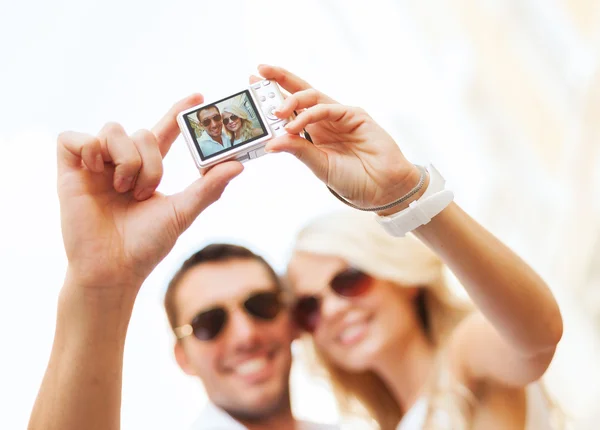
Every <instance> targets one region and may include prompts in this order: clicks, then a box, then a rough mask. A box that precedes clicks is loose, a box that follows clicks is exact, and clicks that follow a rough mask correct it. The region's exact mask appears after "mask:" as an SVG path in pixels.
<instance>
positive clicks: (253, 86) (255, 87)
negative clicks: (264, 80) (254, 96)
mask: <svg viewBox="0 0 600 430" xmlns="http://www.w3.org/2000/svg"><path fill="white" fill-rule="evenodd" d="M252 88H254V89H255V90H260V82H259V83H258V84H255V85H252Z"/></svg>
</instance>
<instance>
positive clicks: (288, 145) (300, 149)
mask: <svg viewBox="0 0 600 430" xmlns="http://www.w3.org/2000/svg"><path fill="white" fill-rule="evenodd" d="M265 152H271V153H272V152H287V153H288V154H292V155H293V156H294V157H296V158H297V159H298V160H300V161H302V162H303V163H304V164H306V166H308V168H309V169H310V170H312V172H313V173H314V174H315V175H316V176H317V178H319V179H320V180H322V181H323V182H325V183H327V178H328V172H329V161H328V158H327V154H326V153H325V152H323V151H321V150H320V149H319V148H317V147H316V146H315V145H313V144H312V143H311V142H309V141H308V140H306V139H304V138H302V137H300V136H298V135H293V134H287V135H283V136H280V137H277V138H275V139H273V140H271V141H270V142H269V143H267V144H266V145H265Z"/></svg>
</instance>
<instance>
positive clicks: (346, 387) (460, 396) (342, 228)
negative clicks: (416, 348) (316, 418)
mask: <svg viewBox="0 0 600 430" xmlns="http://www.w3.org/2000/svg"><path fill="white" fill-rule="evenodd" d="M294 251H305V252H310V253H314V254H322V255H333V256H337V257H341V258H343V259H344V260H346V261H347V262H348V263H349V264H351V265H352V266H354V267H357V268H359V269H361V270H363V271H364V272H366V273H368V274H370V275H372V276H374V277H376V278H378V279H381V280H387V281H392V282H393V283H394V284H397V285H402V286H413V287H415V286H416V287H420V293H419V295H418V299H417V305H421V307H422V309H417V311H420V312H418V313H419V314H420V319H421V326H422V328H423V331H424V333H425V334H426V336H427V337H428V339H429V341H430V342H431V343H432V345H434V347H435V348H436V350H437V351H438V355H437V360H436V365H435V369H434V371H433V374H432V375H431V377H430V380H429V383H428V386H427V387H426V392H427V394H428V400H429V403H428V412H427V418H426V424H425V428H427V429H435V428H441V427H438V424H436V422H437V419H438V418H439V417H440V415H443V416H444V418H443V419H444V420H445V422H446V425H448V423H450V428H452V429H467V428H469V423H470V421H471V420H472V414H473V411H474V407H475V404H476V399H475V396H474V395H473V394H472V393H470V392H469V391H468V390H467V389H466V388H465V387H464V386H462V385H460V384H459V383H458V382H457V381H456V380H454V379H453V378H452V377H451V374H450V372H449V370H448V368H447V360H446V359H445V355H444V353H443V351H444V349H445V344H446V342H447V341H448V339H449V337H450V335H451V334H452V332H453V331H454V329H455V328H456V327H457V326H458V324H459V323H460V322H461V321H462V320H463V319H464V318H465V317H466V316H468V315H469V314H471V313H472V312H473V311H474V307H473V306H472V304H471V303H470V302H468V301H466V300H463V299H459V298H458V297H457V296H456V295H455V294H453V293H452V292H451V290H450V288H449V286H448V283H447V280H446V279H447V276H446V274H447V272H446V269H445V266H444V264H443V263H442V261H441V260H440V259H439V257H438V256H437V255H436V254H435V253H434V252H432V251H431V250H430V249H429V248H427V247H426V246H425V245H424V244H423V243H422V242H421V241H419V240H417V239H416V238H414V237H412V236H406V237H404V238H395V237H392V236H390V235H388V234H387V233H386V232H385V231H384V230H383V229H382V228H381V226H379V224H378V223H377V222H376V221H375V219H374V215H373V214H365V213H360V212H357V211H343V212H337V213H333V214H330V215H326V216H323V217H320V218H318V219H315V220H314V221H313V222H311V223H310V224H308V225H307V226H306V227H304V228H303V229H302V230H301V231H300V233H299V234H298V236H297V238H296V243H295V246H294ZM303 340H304V345H305V346H306V348H305V352H306V353H307V354H308V360H309V363H312V364H316V365H320V366H313V370H315V371H317V372H319V370H318V369H319V368H320V369H321V370H325V376H327V377H328V378H329V379H330V381H331V383H332V386H333V391H334V394H335V396H336V398H337V400H338V403H339V406H340V410H341V412H342V413H343V414H350V415H355V414H357V413H358V414H361V415H365V413H366V414H367V415H368V416H369V417H370V418H372V419H374V420H375V421H376V422H377V424H378V425H379V428H381V429H382V430H393V429H395V428H396V426H397V425H398V423H399V422H400V420H401V419H402V417H403V415H404V413H405V412H406V411H402V410H401V408H400V406H399V405H398V403H397V402H396V400H395V398H394V396H393V395H392V393H391V392H390V390H389V388H388V387H387V386H386V384H385V382H384V381H383V380H382V379H381V378H380V377H379V376H378V375H377V374H375V373H374V372H372V371H365V372H362V373H355V372H348V371H346V370H344V369H341V368H340V367H339V366H336V365H334V364H333V363H332V362H330V361H329V360H328V359H327V357H325V355H324V354H322V353H320V351H318V349H317V348H316V347H315V345H314V343H313V341H312V338H311V337H310V336H305V337H304V338H303Z"/></svg>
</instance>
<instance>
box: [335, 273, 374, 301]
mask: <svg viewBox="0 0 600 430" xmlns="http://www.w3.org/2000/svg"><path fill="white" fill-rule="evenodd" d="M371 281H372V278H371V277H370V276H369V275H367V274H366V273H364V272H361V271H360V270H358V269H354V268H348V269H346V270H344V271H343V272H341V273H338V274H337V275H336V276H335V277H334V278H333V279H332V280H331V283H330V285H331V288H332V289H333V291H335V292H336V293H337V294H339V295H340V296H344V297H355V296H360V295H361V294H364V293H365V292H366V291H367V290H368V289H369V288H370V287H371Z"/></svg>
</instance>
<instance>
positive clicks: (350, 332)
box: [340, 324, 366, 343]
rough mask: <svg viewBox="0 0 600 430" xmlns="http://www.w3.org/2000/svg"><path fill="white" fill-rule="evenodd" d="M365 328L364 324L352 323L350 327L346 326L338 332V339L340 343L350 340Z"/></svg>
mask: <svg viewBox="0 0 600 430" xmlns="http://www.w3.org/2000/svg"><path fill="white" fill-rule="evenodd" d="M365 329H366V326H365V325H364V324H360V325H353V326H352V327H348V328H347V329H345V330H344V331H343V332H342V333H341V334H340V341H341V342H342V343H348V342H352V341H353V340H354V339H356V338H357V337H358V336H360V335H361V334H362V333H363V332H364V331H365Z"/></svg>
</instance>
